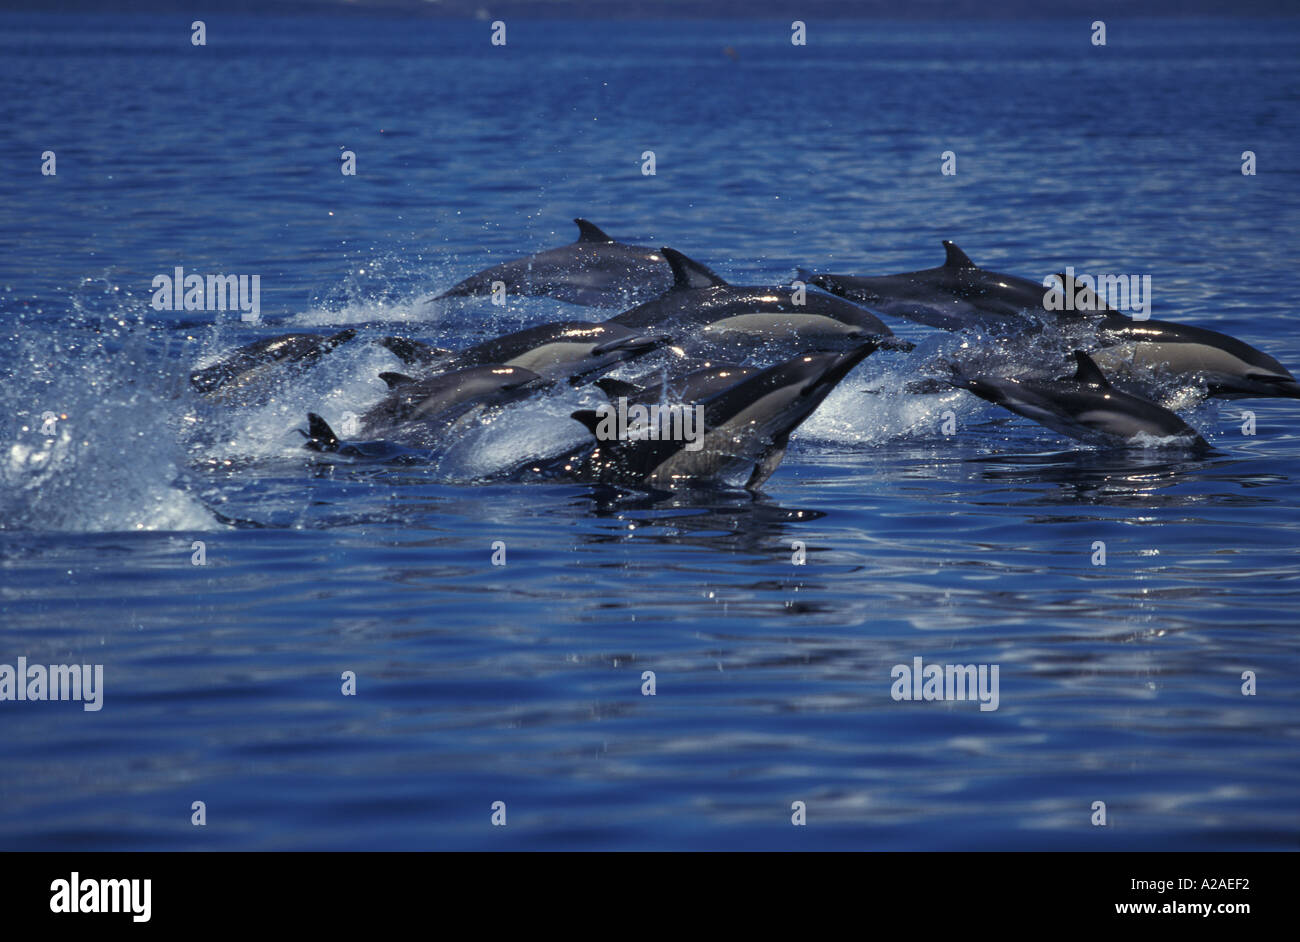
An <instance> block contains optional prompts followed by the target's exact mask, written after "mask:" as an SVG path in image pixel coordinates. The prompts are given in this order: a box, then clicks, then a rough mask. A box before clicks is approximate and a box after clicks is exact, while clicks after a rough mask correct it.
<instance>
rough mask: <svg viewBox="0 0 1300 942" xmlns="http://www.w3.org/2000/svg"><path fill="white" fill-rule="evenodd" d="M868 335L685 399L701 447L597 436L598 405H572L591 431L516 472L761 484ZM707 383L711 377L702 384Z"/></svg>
mask: <svg viewBox="0 0 1300 942" xmlns="http://www.w3.org/2000/svg"><path fill="white" fill-rule="evenodd" d="M878 347H879V343H878V342H877V341H874V340H873V341H869V342H867V343H865V344H862V345H861V346H859V347H858V348H857V349H855V350H852V351H850V352H848V353H806V354H801V355H799V356H797V357H793V358H792V359H789V360H786V361H784V362H781V363H778V364H776V365H775V366H772V367H769V368H768V369H765V370H757V371H753V372H749V373H748V374H747V375H745V376H742V377H740V378H739V379H737V380H736V381H735V382H734V383H730V384H727V385H724V386H723V388H721V389H711V391H710V392H709V394H708V395H706V396H705V397H703V398H701V399H696V400H694V401H691V400H685V401H683V402H681V403H679V404H680V405H683V406H688V407H690V406H696V405H699V406H703V410H704V430H705V431H704V435H703V439H702V447H700V448H699V449H698V450H694V451H692V450H690V449H689V448H688V447H687V444H688V443H687V442H686V441H684V440H672V439H668V440H665V439H659V440H654V439H614V440H606V441H602V440H600V438H599V436H600V434H601V433H600V428H601V419H600V416H599V415H598V413H597V412H595V411H591V410H586V411H580V412H575V413H574V414H573V417H574V418H575V419H577V420H578V421H580V422H582V424H583V425H585V426H586V427H587V429H588V430H589V431H591V433H592V435H593V436H595V437H597V440H596V441H595V442H594V443H593V444H589V445H587V446H584V447H582V448H580V449H578V450H576V451H572V452H569V453H567V454H565V455H563V456H561V457H558V458H552V459H549V460H544V461H539V462H531V463H529V464H528V465H526V466H525V467H524V468H522V469H520V470H519V471H518V472H516V477H522V478H525V479H527V478H531V477H542V478H546V479H561V480H571V481H578V482H583V483H591V484H611V485H626V486H630V487H644V488H651V489H665V488H676V487H690V486H697V485H707V484H718V483H725V482H728V481H730V480H732V479H737V478H738V477H739V476H740V475H744V474H746V473H748V479H747V480H746V482H745V487H747V488H749V489H751V490H753V489H757V488H758V487H760V486H761V485H762V484H763V482H764V481H766V480H767V479H768V478H769V477H770V476H771V475H772V472H773V471H775V470H776V467H777V465H779V464H780V463H781V459H782V458H783V457H784V456H785V450H786V447H787V445H788V444H789V439H790V433H791V432H793V431H794V430H795V429H796V428H798V426H799V425H800V423H802V422H803V421H804V419H806V418H808V416H809V415H811V414H812V413H813V411H814V410H816V408H817V407H818V406H819V405H821V403H822V401H823V400H824V399H825V398H826V396H827V395H829V393H830V391H831V390H832V389H834V388H835V386H836V384H837V383H839V381H840V380H842V379H843V378H844V377H845V376H847V375H848V373H849V371H850V370H852V369H853V367H854V366H856V365H857V364H858V363H860V362H861V361H862V360H863V359H865V358H866V357H867V356H869V355H870V354H871V353H872V352H873V351H875V350H876V349H878ZM706 385H709V386H710V387H711V385H712V384H706Z"/></svg>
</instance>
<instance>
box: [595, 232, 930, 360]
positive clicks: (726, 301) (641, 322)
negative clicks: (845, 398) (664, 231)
mask: <svg viewBox="0 0 1300 942" xmlns="http://www.w3.org/2000/svg"><path fill="white" fill-rule="evenodd" d="M661 251H662V252H663V255H664V257H665V258H667V259H668V263H669V265H670V266H671V267H672V272H673V285H672V287H671V288H669V289H668V290H667V291H665V292H664V293H663V294H661V295H660V296H659V297H657V298H655V299H654V300H652V301H647V302H645V303H644V304H640V305H638V306H636V307H634V308H632V309H631V310H628V311H624V312H623V313H622V314H619V315H617V316H615V317H612V318H610V320H609V321H607V322H606V323H610V322H612V323H616V324H622V325H624V326H625V327H635V328H639V329H643V330H649V329H653V330H663V331H665V332H667V333H669V334H671V335H672V336H673V339H674V341H676V342H680V343H690V344H694V345H698V344H699V343H701V342H703V343H708V342H710V341H718V342H725V341H728V340H739V341H742V342H746V343H749V342H752V341H753V340H754V339H755V338H757V339H760V340H773V341H781V342H784V343H786V344H791V345H794V346H795V347H796V349H798V348H805V349H806V348H807V347H809V346H816V347H819V348H822V349H825V348H827V347H837V348H843V347H846V346H847V347H857V346H858V345H859V344H861V343H862V341H863V340H865V339H869V338H889V337H892V336H893V331H891V330H890V329H889V328H888V327H887V326H886V325H885V324H884V322H882V321H881V320H880V319H879V318H878V317H876V316H875V315H873V314H871V313H869V312H867V311H865V310H863V309H862V308H860V307H858V306H857V305H856V304H850V303H849V302H847V301H844V300H842V299H840V298H836V297H832V296H831V295H827V294H822V293H820V292H817V291H813V292H809V293H806V294H805V296H804V297H803V301H804V303H803V304H796V303H795V301H794V298H795V292H794V289H793V288H789V287H778V286H774V285H769V286H759V287H742V286H737V285H731V284H728V283H727V282H726V281H724V280H723V279H722V278H720V277H718V275H716V274H715V273H714V272H712V271H710V270H709V269H708V268H706V267H705V266H703V265H701V264H700V263H699V262H697V261H695V260H693V259H690V258H687V257H686V256H685V255H683V254H682V253H681V252H678V251H676V250H675V249H670V248H664V249H662V250H661ZM882 345H883V346H886V347H891V348H898V349H910V348H911V344H909V343H907V342H906V341H901V340H894V341H889V342H886V343H883V344H882Z"/></svg>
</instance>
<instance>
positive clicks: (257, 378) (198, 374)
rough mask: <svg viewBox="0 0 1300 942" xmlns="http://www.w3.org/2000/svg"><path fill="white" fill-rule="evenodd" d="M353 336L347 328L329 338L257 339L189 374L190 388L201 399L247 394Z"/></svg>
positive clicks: (282, 335) (323, 336) (301, 335)
mask: <svg viewBox="0 0 1300 942" xmlns="http://www.w3.org/2000/svg"><path fill="white" fill-rule="evenodd" d="M356 335H357V332H356V331H355V330H351V329H348V330H341V331H339V332H338V333H337V334H332V335H330V336H325V335H324V334H281V335H280V336H278V337H268V338H267V339H265V340H257V341H254V342H253V343H250V344H247V345H245V346H243V347H240V348H239V349H238V350H235V351H234V352H232V353H228V354H226V356H224V357H222V358H221V359H220V360H218V361H217V362H216V363H214V364H212V365H211V366H207V367H204V368H203V369H201V370H195V371H194V372H192V373H190V386H191V387H193V388H194V389H195V390H196V391H197V392H200V393H202V394H203V395H205V396H210V395H212V394H214V393H218V392H219V393H220V394H221V398H230V397H232V396H233V395H236V394H237V393H240V392H251V391H253V389H254V387H256V386H259V385H260V384H261V383H262V382H263V381H264V380H267V379H270V378H272V377H274V376H275V375H276V374H277V373H280V372H282V371H283V370H284V368H285V367H287V366H289V365H290V364H296V365H298V366H305V365H306V364H308V363H310V362H312V361H314V360H316V359H317V358H318V357H320V356H323V355H324V354H326V353H329V352H330V351H331V350H333V349H334V348H335V347H337V346H339V345H340V344H343V343H347V342H348V341H349V340H351V339H352V338H353V337H355V336H356Z"/></svg>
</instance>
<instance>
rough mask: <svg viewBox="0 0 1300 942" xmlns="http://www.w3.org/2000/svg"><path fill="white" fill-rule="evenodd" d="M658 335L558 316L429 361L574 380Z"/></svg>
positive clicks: (629, 356)
mask: <svg viewBox="0 0 1300 942" xmlns="http://www.w3.org/2000/svg"><path fill="white" fill-rule="evenodd" d="M663 341H664V338H662V337H652V336H648V335H646V334H645V333H642V332H640V331H636V330H632V329H631V328H628V327H624V326H622V325H621V324H611V323H608V322H606V323H599V324H597V323H592V322H590V321H559V322H556V323H553V324H539V325H538V326H536V327H529V328H526V329H525V330H519V331H515V332H514V333H512V334H506V335H505V336H504V337H496V338H494V339H492V340H485V341H484V342H483V343H480V344H475V345H474V346H472V347H470V348H468V349H467V350H460V351H457V352H455V353H453V354H452V355H451V356H450V357H448V358H447V359H445V360H441V361H437V360H435V361H434V362H433V363H431V364H429V366H430V367H431V368H432V369H435V370H447V369H462V368H464V367H467V366H483V365H487V364H493V363H499V364H503V365H505V366H519V367H523V368H525V369H529V370H532V371H533V372H535V373H539V374H541V375H542V376H544V377H546V378H547V379H567V380H571V381H574V382H578V381H581V380H582V379H584V378H585V377H588V376H591V375H592V374H594V373H601V372H604V371H605V370H608V369H610V368H612V367H614V366H616V365H617V364H619V363H622V362H624V361H626V360H634V359H636V358H637V357H640V356H644V355H645V354H647V353H649V352H650V351H652V350H654V349H656V348H658V347H659V346H661V345H662V343H663Z"/></svg>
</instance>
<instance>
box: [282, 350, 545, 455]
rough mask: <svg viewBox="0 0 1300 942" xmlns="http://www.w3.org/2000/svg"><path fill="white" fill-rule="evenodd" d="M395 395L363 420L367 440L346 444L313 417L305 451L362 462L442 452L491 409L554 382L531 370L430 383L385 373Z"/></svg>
mask: <svg viewBox="0 0 1300 942" xmlns="http://www.w3.org/2000/svg"><path fill="white" fill-rule="evenodd" d="M380 376H381V378H382V379H384V381H385V382H387V383H388V385H389V389H390V392H389V395H388V396H387V397H386V398H385V399H383V400H382V401H380V402H379V403H378V404H377V405H375V406H373V407H372V408H371V409H369V410H368V411H367V412H366V413H365V414H364V415H363V416H362V417H361V427H360V431H359V434H360V435H361V436H362V440H361V441H359V442H354V443H344V442H341V441H340V440H339V438H338V436H337V435H335V434H334V431H333V430H332V429H331V428H330V427H329V425H328V424H326V422H325V420H324V419H322V418H321V417H320V416H318V415H316V414H315V413H309V414H308V416H307V421H308V431H307V432H304V433H303V434H304V436H305V437H306V438H307V444H306V446H305V447H307V448H310V449H312V450H313V451H326V452H338V453H341V454H348V455H353V456H358V457H385V456H387V455H388V454H389V450H388V449H387V448H386V447H385V443H386V444H388V445H401V446H404V447H407V448H425V449H428V448H436V447H437V446H438V445H440V444H443V443H444V442H445V439H446V437H447V434H448V433H449V432H451V431H452V429H453V428H454V427H455V426H456V425H457V424H458V423H460V422H462V421H463V420H466V419H468V418H470V417H472V416H474V415H478V414H479V413H481V411H482V410H483V409H485V408H489V407H491V406H498V405H504V404H506V403H509V402H514V401H517V400H519V399H523V398H525V397H527V396H530V395H532V394H533V393H534V392H537V391H539V390H541V389H543V388H545V387H546V386H547V385H548V383H547V381H546V380H545V379H543V378H542V377H540V376H538V375H537V374H536V373H534V372H532V371H531V370H526V369H522V368H520V367H515V366H502V365H500V364H497V365H493V366H471V367H468V368H466V369H463V370H456V371H454V372H451V373H443V374H441V375H438V376H433V377H430V378H428V379H423V380H414V379H411V378H410V377H408V376H403V375H401V374H400V373H381V374H380Z"/></svg>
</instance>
